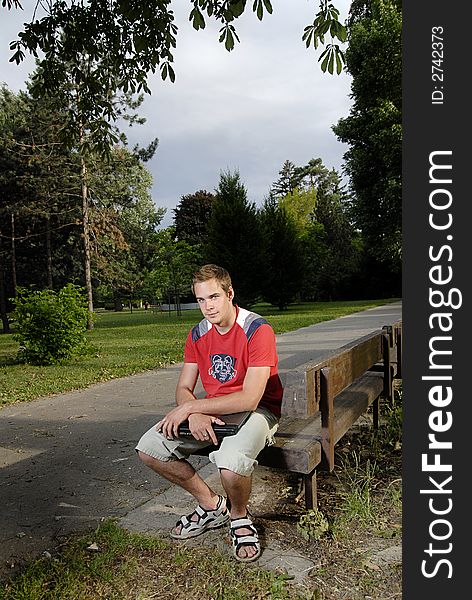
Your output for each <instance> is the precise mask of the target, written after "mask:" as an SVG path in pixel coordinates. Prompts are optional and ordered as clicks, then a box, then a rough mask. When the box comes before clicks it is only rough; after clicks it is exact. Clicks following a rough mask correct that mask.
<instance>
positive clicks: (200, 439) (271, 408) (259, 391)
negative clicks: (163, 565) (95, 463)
mask: <svg viewBox="0 0 472 600" xmlns="http://www.w3.org/2000/svg"><path fill="white" fill-rule="evenodd" d="M193 292H194V294H195V296H196V299H197V302H198V304H199V305H200V309H201V311H202V313H203V316H204V319H203V320H202V321H201V322H200V323H199V324H198V325H196V326H195V327H194V328H193V329H192V330H191V331H190V332H189V334H188V337H187V341H186V344H185V352H184V365H183V368H182V372H181V374H180V377H179V381H178V383H177V389H176V394H175V398H176V404H177V406H176V408H174V409H173V410H171V411H170V412H169V413H167V415H166V416H165V417H164V418H163V419H162V420H161V421H159V423H157V425H156V426H154V427H152V428H151V429H150V430H149V431H148V432H147V433H145V434H144V435H143V436H142V438H141V439H140V441H139V442H138V445H137V447H136V450H137V451H138V454H139V457H140V458H141V460H142V461H143V462H144V463H145V464H146V465H148V466H149V467H150V468H151V469H153V470H154V471H155V472H156V473H158V474H159V475H162V476H163V477H165V478H166V479H168V480H169V481H171V482H172V483H174V484H177V485H180V486H181V487H182V488H183V489H185V490H187V491H188V492H190V493H191V494H192V495H193V496H194V498H195V499H196V501H197V502H198V506H197V508H196V509H195V510H194V511H193V513H191V514H190V515H187V516H183V517H181V519H180V520H179V521H178V522H177V523H176V525H175V527H174V529H173V530H172V531H171V536H172V537H173V538H176V539H186V538H189V537H195V536H197V535H200V534H201V533H203V532H204V531H206V530H208V529H213V528H216V527H220V526H222V525H223V524H225V523H227V522H228V521H230V535H231V540H232V543H233V553H234V556H235V557H236V558H237V559H238V560H240V561H252V560H255V559H256V558H258V556H259V555H260V552H261V549H260V543H259V539H258V536H257V531H256V529H255V527H254V525H253V523H252V521H251V519H250V517H249V515H248V513H247V504H248V501H249V496H250V494H251V485H252V478H251V475H252V471H253V470H254V466H255V465H256V464H257V460H256V457H257V455H258V454H259V452H260V451H261V450H262V449H263V448H264V446H265V445H266V444H267V443H270V441H271V439H272V437H273V435H274V433H275V431H276V429H277V426H278V425H277V423H278V418H279V416H280V405H281V401H282V385H281V382H280V379H279V375H278V370H277V363H278V357H277V351H276V344H275V335H274V332H273V330H272V328H271V326H270V325H269V324H268V323H267V321H265V319H263V318H262V317H260V316H259V315H257V314H255V313H252V312H250V311H248V310H245V309H243V308H239V307H238V306H237V305H235V304H233V298H234V291H233V287H232V284H231V278H230V276H229V274H228V272H227V271H226V270H225V269H223V268H222V267H218V266H216V265H205V266H204V267H202V268H201V269H199V270H198V271H197V272H196V273H195V275H194V278H193ZM199 376H200V379H201V382H202V385H203V387H204V389H205V392H206V397H205V398H203V399H197V398H196V396H195V395H194V389H195V385H196V383H197V379H198V377H199ZM245 410H250V411H253V412H252V414H251V415H250V417H249V419H248V420H247V421H246V422H245V423H244V425H243V426H242V427H241V428H240V430H239V431H238V432H237V433H236V434H235V435H232V436H227V437H224V438H223V440H222V441H221V443H220V444H219V446H218V447H217V448H216V449H215V450H213V451H212V452H211V453H210V455H209V459H210V460H211V462H213V463H214V464H215V465H216V466H217V467H218V469H219V472H220V477H221V482H222V485H223V488H224V489H225V491H226V494H227V498H225V497H223V496H220V495H218V494H217V493H215V492H214V491H213V490H212V489H211V488H209V486H208V485H207V484H206V483H205V481H203V479H202V478H201V477H200V476H199V475H198V473H197V472H196V471H195V469H194V468H193V467H192V466H191V465H190V463H189V462H188V461H187V460H186V458H188V456H189V455H190V454H192V452H195V451H196V450H198V449H200V448H202V447H205V446H209V445H211V444H215V445H216V444H217V439H216V436H215V432H214V430H213V427H212V425H213V423H216V422H219V423H222V422H223V421H222V420H221V419H220V418H219V416H220V415H224V414H228V413H235V412H241V411H245ZM186 419H188V420H189V426H190V431H191V433H192V435H193V438H192V437H190V438H184V437H179V425H180V424H181V423H182V422H183V421H185V420H186Z"/></svg>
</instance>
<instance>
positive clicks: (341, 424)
mask: <svg viewBox="0 0 472 600" xmlns="http://www.w3.org/2000/svg"><path fill="white" fill-rule="evenodd" d="M382 390H383V377H382V373H376V372H371V373H366V374H365V375H363V376H362V377H360V378H359V379H357V380H356V381H355V382H354V383H352V384H351V385H350V386H349V387H348V388H346V389H345V390H344V391H343V392H342V393H341V394H339V395H338V396H337V397H336V398H335V399H334V431H333V435H334V441H335V443H336V442H338V441H339V440H340V439H341V437H342V436H343V435H344V434H345V433H346V431H347V430H348V429H349V428H350V427H351V425H353V424H354V423H355V422H356V421H357V419H358V418H359V417H360V416H361V415H362V414H363V413H364V412H365V411H366V410H367V408H368V407H369V406H370V405H371V404H372V402H374V400H375V399H376V398H378V396H379V395H380V394H381V393H382ZM275 440H276V443H275V444H274V445H273V446H268V447H266V448H264V450H262V452H261V453H260V454H259V456H258V458H257V460H258V462H259V464H261V465H263V466H266V467H278V468H283V469H287V470H289V471H294V472H297V473H304V474H306V473H311V472H312V471H313V469H315V468H316V467H317V466H318V465H319V464H320V462H321V458H322V452H321V440H322V428H321V414H320V412H318V413H316V414H315V415H313V416H311V417H309V418H306V419H300V418H296V417H282V419H281V421H280V424H279V429H278V431H277V434H276V436H275Z"/></svg>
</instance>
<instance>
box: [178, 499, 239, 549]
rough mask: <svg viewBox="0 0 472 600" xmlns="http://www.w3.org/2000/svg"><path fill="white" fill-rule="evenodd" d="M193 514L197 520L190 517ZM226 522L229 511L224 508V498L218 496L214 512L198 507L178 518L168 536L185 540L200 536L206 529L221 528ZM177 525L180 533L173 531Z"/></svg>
mask: <svg viewBox="0 0 472 600" xmlns="http://www.w3.org/2000/svg"><path fill="white" fill-rule="evenodd" d="M195 514H196V515H197V520H196V521H193V520H192V517H193V516H194V515H195ZM228 521H229V510H228V507H227V506H226V498H224V497H223V496H220V495H219V494H218V504H217V505H216V508H215V510H206V509H204V508H203V507H202V506H200V505H198V506H197V508H196V509H195V510H194V511H193V512H192V513H191V514H189V515H187V516H183V517H180V519H179V520H178V521H177V523H176V524H175V527H174V530H173V531H171V532H170V535H171V537H173V538H174V539H176V540H186V539H188V538H193V537H196V536H197V535H201V534H202V533H203V532H205V531H206V530H207V529H216V528H217V527H221V526H222V525H224V524H225V523H227V522H228ZM179 525H180V526H181V529H180V533H175V529H176V528H177V527H179Z"/></svg>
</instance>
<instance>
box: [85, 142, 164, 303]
mask: <svg viewBox="0 0 472 600" xmlns="http://www.w3.org/2000/svg"><path fill="white" fill-rule="evenodd" d="M90 183H91V200H92V205H91V210H90V228H91V233H92V244H91V259H92V263H91V264H92V274H93V276H94V278H95V280H96V281H97V282H99V284H100V294H101V296H102V300H103V299H105V300H106V301H109V300H110V299H112V300H113V303H114V305H115V310H121V308H122V301H123V299H125V298H126V299H128V300H129V301H130V302H131V301H132V300H133V298H135V297H136V296H142V294H143V286H144V281H145V278H146V273H147V271H148V270H149V269H150V263H151V262H152V258H153V253H154V234H155V232H156V230H157V227H158V225H159V224H160V222H161V220H162V217H163V215H164V214H165V209H162V208H156V207H155V206H154V203H153V201H152V199H151V196H150V188H151V186H152V176H151V174H150V173H149V172H148V171H147V170H146V168H145V166H144V165H143V164H142V163H141V162H140V161H139V159H138V157H137V156H136V155H135V154H134V153H133V152H130V151H129V150H127V149H126V148H116V149H115V150H114V152H113V155H112V157H111V160H109V161H107V162H106V163H104V164H103V165H101V167H100V168H99V169H97V171H96V172H95V173H94V174H93V177H92V178H91V182H90Z"/></svg>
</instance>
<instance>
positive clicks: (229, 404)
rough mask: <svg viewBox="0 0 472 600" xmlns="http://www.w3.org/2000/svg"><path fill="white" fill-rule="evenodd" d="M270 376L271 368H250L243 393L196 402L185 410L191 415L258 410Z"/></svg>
mask: <svg viewBox="0 0 472 600" xmlns="http://www.w3.org/2000/svg"><path fill="white" fill-rule="evenodd" d="M269 376H270V367H248V370H247V372H246V376H245V378H244V383H243V389H242V390H241V391H239V392H233V393H232V394H225V395H223V396H218V397H217V398H203V399H201V400H196V401H195V402H191V403H190V404H188V405H186V407H185V408H186V409H187V410H189V411H190V412H189V414H192V413H194V412H200V413H203V414H207V415H224V414H227V413H233V412H241V411H243V410H256V408H257V406H258V404H259V401H260V399H261V398H262V395H263V394H264V390H265V388H266V385H267V381H268V379H269Z"/></svg>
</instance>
